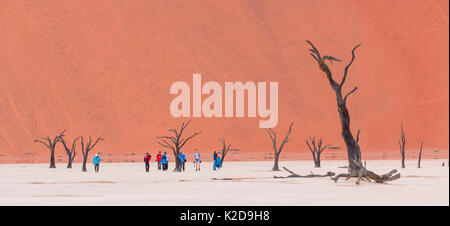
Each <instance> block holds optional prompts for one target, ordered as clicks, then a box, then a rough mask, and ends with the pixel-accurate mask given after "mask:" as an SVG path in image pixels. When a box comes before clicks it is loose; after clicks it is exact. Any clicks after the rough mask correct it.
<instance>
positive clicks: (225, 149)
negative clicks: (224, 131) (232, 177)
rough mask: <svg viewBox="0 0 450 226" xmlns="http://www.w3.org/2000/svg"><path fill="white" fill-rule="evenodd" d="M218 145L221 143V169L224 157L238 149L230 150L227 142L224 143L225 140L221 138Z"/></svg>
mask: <svg viewBox="0 0 450 226" xmlns="http://www.w3.org/2000/svg"><path fill="white" fill-rule="evenodd" d="M219 141H220V143H222V158H221V159H220V168H222V165H223V161H224V160H225V157H226V156H227V154H228V152H229V151H238V150H239V149H236V148H231V144H229V145H227V142H226V141H225V138H223V137H222V138H221V139H220V140H219Z"/></svg>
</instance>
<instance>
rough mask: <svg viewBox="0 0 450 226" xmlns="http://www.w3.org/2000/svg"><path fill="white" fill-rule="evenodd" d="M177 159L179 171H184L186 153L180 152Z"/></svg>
mask: <svg viewBox="0 0 450 226" xmlns="http://www.w3.org/2000/svg"><path fill="white" fill-rule="evenodd" d="M178 160H179V161H180V171H184V165H185V163H186V155H185V154H184V152H183V151H181V152H180V155H179V156H178Z"/></svg>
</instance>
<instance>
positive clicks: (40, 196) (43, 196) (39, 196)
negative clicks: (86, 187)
mask: <svg viewBox="0 0 450 226" xmlns="http://www.w3.org/2000/svg"><path fill="white" fill-rule="evenodd" d="M97 196H98V195H33V196H30V197H33V198H48V197H61V198H63V197H97Z"/></svg>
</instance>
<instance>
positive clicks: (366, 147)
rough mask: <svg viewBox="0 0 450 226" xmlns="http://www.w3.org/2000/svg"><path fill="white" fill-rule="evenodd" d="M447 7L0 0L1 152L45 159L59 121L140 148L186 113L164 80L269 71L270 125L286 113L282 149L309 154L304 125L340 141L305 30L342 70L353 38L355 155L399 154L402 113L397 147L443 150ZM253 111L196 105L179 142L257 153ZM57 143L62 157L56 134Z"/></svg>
mask: <svg viewBox="0 0 450 226" xmlns="http://www.w3.org/2000/svg"><path fill="white" fill-rule="evenodd" d="M448 15H449V3H448V1H445V0H395V1H384V0H382V1H370V0H342V1H338V0H332V1H322V0H320V1H318V0H298V1H294V0H286V1H269V0H266V1H264V0H260V1H257V0H253V1H250V0H249V1H237V0H231V1H181V0H175V1H139V0H129V1H106V0H104V1H102V0H99V1H78V0H62V1H47V0H42V1H26V0H14V1H13V0H11V1H9V0H6V1H1V2H0V29H1V31H2V32H1V33H0V162H40V161H47V158H48V151H47V150H46V148H45V147H44V146H43V145H41V144H38V143H33V139H36V138H40V137H42V136H47V135H51V136H54V135H56V134H57V133H58V132H59V131H61V130H63V129H67V136H66V137H67V138H68V139H73V138H74V137H75V136H78V135H84V136H93V137H97V136H103V137H104V138H105V140H104V141H102V143H100V144H99V145H98V146H97V147H96V148H95V150H94V151H98V152H102V153H103V154H106V155H104V156H105V158H110V159H114V160H117V161H119V160H123V159H128V158H131V157H129V156H130V155H131V156H134V154H133V153H135V154H136V156H138V157H139V158H138V159H139V161H140V157H141V155H142V153H145V152H151V153H155V151H157V150H162V149H161V147H159V146H158V145H157V144H156V143H155V142H156V140H157V139H156V138H155V137H156V136H158V135H165V134H168V133H169V132H168V131H167V130H168V129H169V128H173V127H179V125H180V124H181V122H183V121H187V120H188V118H178V119H175V118H173V117H172V116H171V114H170V110H169V105H170V102H171V100H172V99H173V98H174V97H175V96H174V95H170V93H169V88H170V86H171V84H172V83H174V82H176V81H185V82H187V83H188V84H191V83H192V74H193V73H201V74H202V80H203V82H207V81H216V82H218V83H219V84H224V82H226V81H232V82H234V81H242V82H246V81H254V82H271V81H272V82H279V93H278V96H279V109H278V110H279V121H278V125H277V127H276V128H275V130H276V131H278V133H279V134H280V135H279V136H283V135H284V134H285V133H286V131H287V128H288V126H289V124H290V122H291V121H294V122H295V123H294V126H293V132H292V134H291V140H290V141H289V143H288V144H287V145H286V146H285V149H284V151H283V152H284V153H285V154H286V156H296V155H297V154H298V155H300V154H305V155H306V154H308V153H309V151H308V149H307V146H306V144H305V141H304V139H305V138H306V137H307V136H321V137H323V138H324V139H325V141H326V142H327V143H331V144H333V145H335V146H340V147H344V144H343V141H342V139H341V137H340V124H339V116H338V112H337V107H336V103H335V96H334V93H333V91H332V90H331V88H330V87H329V84H328V83H327V80H326V78H325V77H324V75H323V73H322V72H321V71H320V70H319V68H318V67H317V65H316V64H315V63H314V61H313V59H312V58H311V56H310V55H309V54H308V52H307V49H308V48H309V46H308V45H307V44H306V43H305V40H311V41H312V42H313V43H314V44H315V45H316V46H317V47H318V48H319V50H320V51H321V52H322V53H323V54H328V55H333V56H335V57H337V58H341V59H343V60H344V62H340V63H338V62H335V63H333V65H332V69H333V71H334V72H335V77H336V79H338V80H339V79H340V77H341V76H342V73H343V69H344V67H345V65H346V63H347V62H348V61H349V59H350V57H351V49H352V48H353V47H354V46H355V45H356V44H358V43H362V44H363V45H362V47H361V48H360V49H358V51H357V58H356V60H355V62H354V64H353V65H352V67H351V68H350V72H349V77H348V79H347V83H346V86H345V91H346V92H347V91H349V90H351V89H352V88H353V87H354V86H358V88H359V89H358V91H357V92H356V93H354V94H352V96H351V97H350V99H349V110H350V114H351V117H352V122H351V126H352V129H353V131H354V132H355V133H356V131H357V130H358V129H359V128H361V148H362V152H363V157H364V156H366V157H370V156H375V155H374V153H388V154H390V156H393V157H396V156H397V153H398V143H397V141H398V138H399V136H400V124H401V123H403V125H404V127H405V133H406V138H407V146H406V149H407V151H408V150H409V152H410V153H412V152H417V149H418V148H419V146H420V142H421V140H424V143H425V145H424V147H425V150H430V152H431V151H433V150H435V151H437V149H440V150H442V151H441V153H444V157H445V156H446V157H448V151H447V150H448V146H449V121H448V119H449V104H448V102H449V63H448V61H449V52H448V51H449V23H448V22H449V16H448ZM258 121H259V119H258V118H247V117H244V118H205V117H201V118H192V122H191V125H190V126H189V127H188V128H187V130H186V131H185V132H186V135H190V134H191V133H194V132H196V131H202V133H201V135H199V136H198V137H195V138H194V139H193V140H192V142H190V143H188V144H187V145H186V146H185V151H186V152H187V153H188V154H189V156H190V155H191V154H192V152H193V149H194V148H198V149H199V150H200V151H201V152H202V153H204V154H207V155H208V156H207V157H208V158H209V153H210V152H211V151H212V150H214V149H217V148H219V147H220V143H219V138H221V137H225V138H226V140H227V141H229V142H231V143H232V144H233V146H234V147H236V148H239V153H241V154H240V155H235V157H234V158H233V159H234V160H244V159H247V160H252V159H258V158H261V156H263V155H264V153H269V152H271V151H272V149H271V148H272V144H271V141H270V139H269V137H268V135H267V134H266V132H265V131H264V129H260V128H259V127H258ZM280 139H281V138H280ZM444 150H445V151H444ZM336 152H337V153H338V154H343V153H345V150H344V149H343V148H341V149H340V150H337V151H336ZM57 155H58V156H62V157H58V158H62V159H63V160H64V159H65V153H64V151H63V149H62V145H59V146H57ZM258 156H259V157H258ZM342 156H345V155H342ZM78 157H79V156H78ZM205 158H206V157H205Z"/></svg>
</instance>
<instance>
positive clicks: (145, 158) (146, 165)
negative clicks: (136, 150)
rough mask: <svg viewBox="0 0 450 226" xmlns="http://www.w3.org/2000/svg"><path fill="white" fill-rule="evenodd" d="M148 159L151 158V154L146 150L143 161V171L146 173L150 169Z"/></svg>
mask: <svg viewBox="0 0 450 226" xmlns="http://www.w3.org/2000/svg"><path fill="white" fill-rule="evenodd" d="M150 159H152V156H151V155H150V154H149V153H148V152H147V153H145V157H144V162H145V171H146V172H147V173H148V171H149V170H150Z"/></svg>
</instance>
